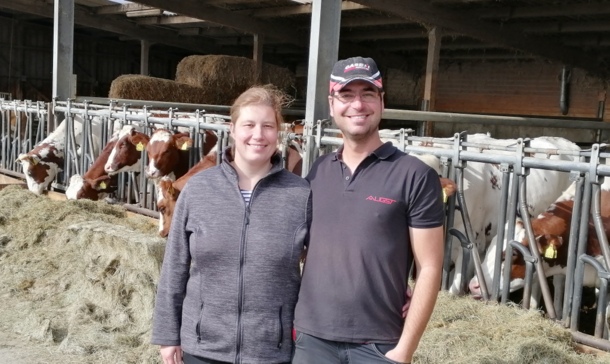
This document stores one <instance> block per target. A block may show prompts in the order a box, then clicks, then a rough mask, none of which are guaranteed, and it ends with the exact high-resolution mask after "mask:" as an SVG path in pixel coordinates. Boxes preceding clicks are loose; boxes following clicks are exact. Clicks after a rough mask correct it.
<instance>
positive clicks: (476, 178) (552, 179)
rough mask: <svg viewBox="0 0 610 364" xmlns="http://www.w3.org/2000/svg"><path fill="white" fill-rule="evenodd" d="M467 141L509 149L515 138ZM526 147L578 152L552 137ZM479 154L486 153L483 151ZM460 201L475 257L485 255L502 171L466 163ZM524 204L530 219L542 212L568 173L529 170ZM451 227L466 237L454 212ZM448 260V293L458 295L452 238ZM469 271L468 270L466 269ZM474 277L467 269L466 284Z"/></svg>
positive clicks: (458, 264)
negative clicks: (450, 269)
mask: <svg viewBox="0 0 610 364" xmlns="http://www.w3.org/2000/svg"><path fill="white" fill-rule="evenodd" d="M468 142H475V143H477V144H479V145H489V146H504V147H506V146H511V145H514V144H515V143H516V142H517V140H515V139H494V138H491V137H490V136H489V135H487V134H473V135H469V136H468ZM530 146H531V147H532V148H538V149H551V150H569V151H579V150H580V148H579V147H578V146H577V145H576V144H574V143H572V142H570V141H568V140H566V139H563V138H556V137H539V138H534V139H532V140H531V144H530ZM468 150H472V151H474V150H480V148H475V147H468ZM483 152H487V151H486V150H484V151H483ZM491 153H494V154H512V152H503V151H498V150H494V151H491ZM533 157H536V158H544V159H547V158H548V159H561V160H572V159H571V157H570V156H566V155H557V154H553V155H550V156H549V155H547V154H544V153H537V154H535V155H533ZM464 181H465V186H464V199H465V202H466V206H467V208H468V214H469V218H470V223H471V225H472V231H473V233H474V237H471V239H472V240H474V241H473V242H472V243H473V244H474V245H475V247H476V249H477V251H478V253H479V255H483V254H484V253H485V249H486V248H487V246H488V245H489V243H491V240H492V238H493V237H494V236H495V235H496V233H497V228H498V214H499V212H500V207H501V206H500V204H499V201H501V193H502V189H503V188H510V187H509V186H502V172H501V171H500V168H499V166H498V165H494V164H490V163H480V162H468V163H467V165H466V168H465V170H464ZM527 181H528V182H527V186H528V188H527V196H526V198H527V201H528V211H529V214H530V216H536V215H538V214H540V213H541V212H543V211H544V210H545V209H546V208H547V206H549V205H550V204H551V203H552V202H553V201H555V200H556V199H557V197H558V196H559V195H561V193H562V191H564V190H565V189H566V188H567V187H568V186H569V185H570V181H569V174H568V173H565V172H559V171H553V170H543V169H530V174H529V176H528V177H527ZM455 215H456V216H455V221H454V226H453V227H454V228H456V229H457V230H459V231H460V232H462V233H463V234H464V235H466V231H465V227H464V222H463V220H462V217H461V214H460V213H459V211H456V212H455ZM451 259H452V262H454V263H455V264H454V276H453V280H452V283H451V286H450V287H449V292H450V293H452V294H460V293H461V288H460V287H461V286H462V279H463V278H462V274H461V269H462V254H461V245H460V244H459V242H457V240H456V239H454V242H453V244H452V250H451ZM469 268H471V267H469ZM473 274H474V271H473V269H472V268H471V269H469V271H468V276H467V277H464V279H465V280H466V282H468V281H470V279H471V277H472V275H473Z"/></svg>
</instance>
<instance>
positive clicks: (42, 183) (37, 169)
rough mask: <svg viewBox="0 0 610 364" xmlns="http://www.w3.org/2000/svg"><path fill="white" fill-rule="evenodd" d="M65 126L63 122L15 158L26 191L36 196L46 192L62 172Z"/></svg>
mask: <svg viewBox="0 0 610 364" xmlns="http://www.w3.org/2000/svg"><path fill="white" fill-rule="evenodd" d="M66 125H67V124H66V121H65V120H64V121H63V122H62V123H61V124H59V126H58V127H57V129H55V131H54V132H52V133H51V134H50V135H49V136H47V137H46V138H45V139H43V140H42V141H41V142H40V143H38V144H37V145H36V146H35V147H34V149H32V150H31V151H29V152H28V153H22V154H20V155H19V157H18V158H17V161H18V162H20V163H21V167H22V169H23V174H24V175H25V179H26V182H27V185H28V189H29V190H30V191H32V192H34V193H35V194H37V195H40V194H42V193H43V192H44V191H45V190H47V189H48V188H49V187H50V185H51V182H53V180H54V179H55V176H57V173H58V172H60V171H62V170H63V167H64V149H65V141H66Z"/></svg>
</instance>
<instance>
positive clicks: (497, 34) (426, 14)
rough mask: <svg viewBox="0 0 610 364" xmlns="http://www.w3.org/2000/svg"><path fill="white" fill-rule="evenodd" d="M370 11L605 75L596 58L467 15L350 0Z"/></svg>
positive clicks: (412, 2)
mask: <svg viewBox="0 0 610 364" xmlns="http://www.w3.org/2000/svg"><path fill="white" fill-rule="evenodd" d="M354 1H355V2H357V3H359V4H362V5H367V6H369V7H371V8H374V9H378V10H382V11H385V12H388V13H391V14H394V15H398V16H402V17H404V18H405V19H411V20H414V21H417V22H421V23H424V24H428V25H430V26H439V27H443V28H445V29H450V30H453V31H455V32H457V33H460V34H463V35H467V36H470V37H473V38H475V39H479V40H482V41H484V42H488V43H492V44H500V45H502V46H504V47H508V48H512V49H516V50H520V51H523V52H526V53H531V54H534V55H537V56H540V57H543V58H547V59H551V60H555V61H560V62H562V63H565V64H567V65H571V66H574V67H579V68H582V69H584V70H586V71H588V72H590V73H593V74H597V75H605V74H606V73H607V72H608V71H607V70H606V69H605V68H604V67H602V65H601V64H600V62H599V61H598V59H597V58H596V57H592V56H590V55H588V54H585V53H583V52H582V51H581V50H577V49H570V48H569V47H565V46H561V45H558V44H556V43H553V42H552V41H549V40H548V39H541V38H537V37H534V36H531V35H530V36H526V35H524V34H523V33H522V32H519V31H516V30H514V29H506V28H504V27H501V26H499V25H495V24H493V23H489V22H485V21H481V20H479V21H477V20H475V19H473V18H472V16H471V15H470V13H468V12H460V11H455V10H447V9H442V8H440V7H438V6H434V5H431V4H430V3H428V2H427V1H423V0H354Z"/></svg>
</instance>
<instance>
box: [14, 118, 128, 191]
mask: <svg viewBox="0 0 610 364" xmlns="http://www.w3.org/2000/svg"><path fill="white" fill-rule="evenodd" d="M87 122H90V126H91V128H90V130H91V134H92V138H91V143H92V145H91V148H92V152H93V154H94V155H98V154H99V150H100V147H101V137H100V136H101V134H102V122H101V119H100V118H99V117H97V116H96V117H93V118H92V119H91V121H87ZM115 125H117V124H115ZM66 128H67V121H66V120H65V119H64V120H63V121H62V122H61V123H60V124H59V125H58V126H57V128H56V129H55V131H53V132H52V133H51V134H49V136H47V137H46V138H45V139H43V140H42V141H41V142H40V143H38V144H36V146H34V148H33V149H32V150H31V151H29V152H27V153H22V154H20V155H19V157H18V158H17V161H18V162H20V163H21V166H22V169H23V174H24V175H25V179H26V182H27V185H28V189H29V190H30V191H32V192H34V193H36V194H38V195H40V194H42V193H43V192H44V191H45V190H47V189H48V188H49V187H50V185H51V183H52V182H53V180H54V179H55V177H56V176H57V173H59V172H60V171H62V170H63V167H64V152H65V146H66V135H67V130H66ZM73 135H74V137H75V140H76V141H77V142H78V141H79V140H80V139H82V137H83V118H82V117H81V116H80V115H74V117H73Z"/></svg>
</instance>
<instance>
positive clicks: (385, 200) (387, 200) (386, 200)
mask: <svg viewBox="0 0 610 364" xmlns="http://www.w3.org/2000/svg"><path fill="white" fill-rule="evenodd" d="M366 199H367V200H368V201H375V202H381V203H384V204H386V205H391V204H393V203H394V202H396V200H392V199H391V198H387V197H377V196H372V195H371V196H369V197H367V198H366Z"/></svg>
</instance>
